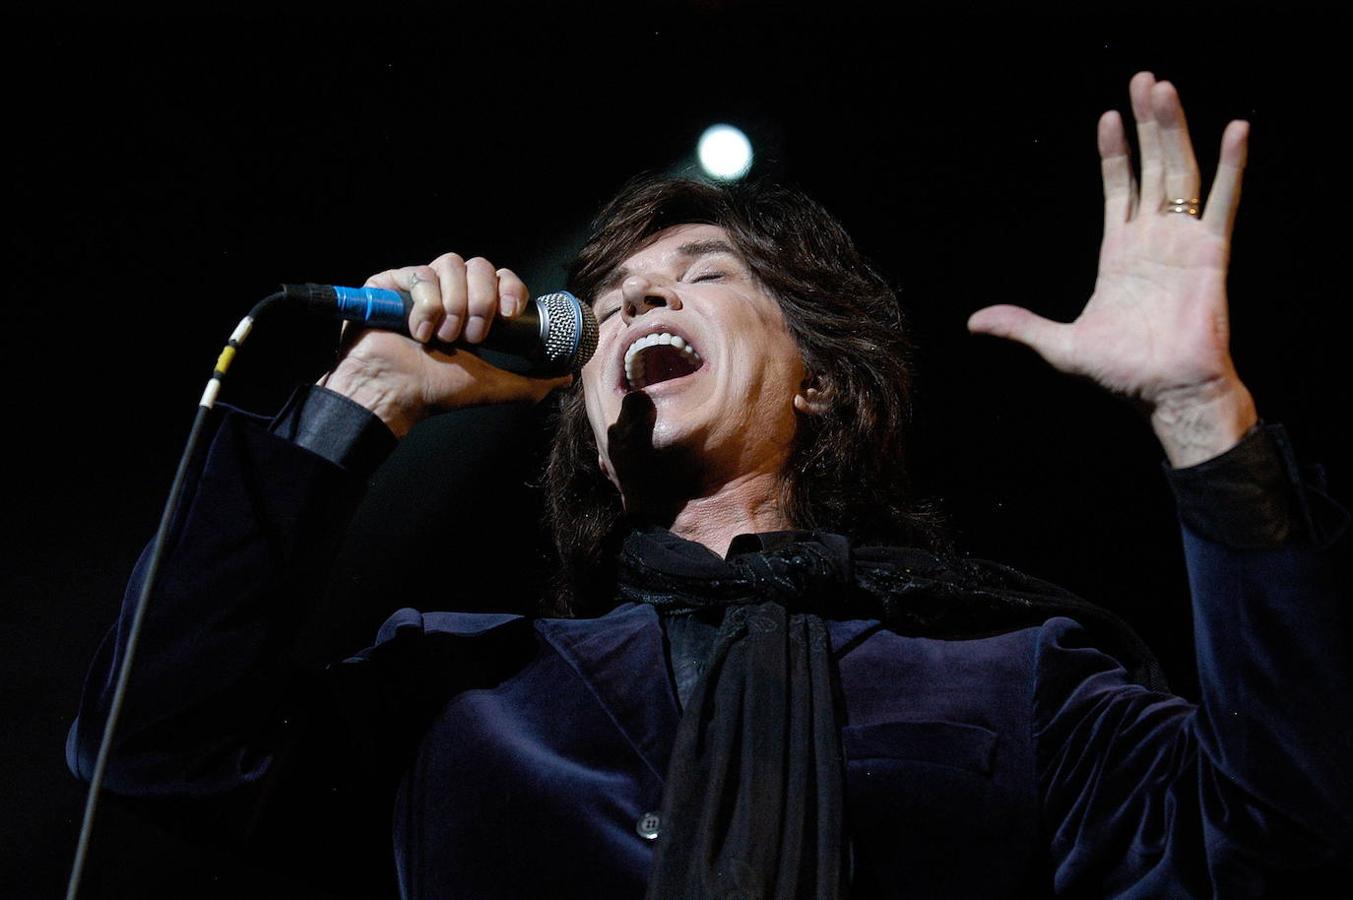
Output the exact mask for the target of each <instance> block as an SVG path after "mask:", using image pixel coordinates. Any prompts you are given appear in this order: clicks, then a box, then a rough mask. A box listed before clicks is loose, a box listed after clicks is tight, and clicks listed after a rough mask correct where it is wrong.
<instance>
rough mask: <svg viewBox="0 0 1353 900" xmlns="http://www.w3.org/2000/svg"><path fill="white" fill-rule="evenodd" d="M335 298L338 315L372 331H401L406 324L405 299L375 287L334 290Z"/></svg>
mask: <svg viewBox="0 0 1353 900" xmlns="http://www.w3.org/2000/svg"><path fill="white" fill-rule="evenodd" d="M334 294H336V295H337V297H338V314H339V315H340V316H342V317H343V318H345V319H351V320H354V321H357V322H365V323H366V324H368V325H370V326H371V327H373V328H383V329H386V330H389V331H403V330H405V329H406V328H407V327H408V326H407V324H406V323H407V321H408V306H407V305H406V301H405V295H404V294H401V293H399V292H398V291H387V290H385V289H384V288H374V287H360V288H351V287H339V286H337V285H335V286H334Z"/></svg>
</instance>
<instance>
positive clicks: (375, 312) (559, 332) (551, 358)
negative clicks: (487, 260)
mask: <svg viewBox="0 0 1353 900" xmlns="http://www.w3.org/2000/svg"><path fill="white" fill-rule="evenodd" d="M282 294H283V296H285V297H288V298H290V299H293V300H299V301H301V303H302V304H304V306H305V307H306V309H307V310H309V311H310V312H314V313H317V314H319V315H324V316H329V317H331V318H335V319H345V320H347V321H349V322H358V323H360V324H361V325H363V326H365V327H367V328H379V329H380V330H382V331H394V332H397V333H399V334H402V335H404V336H405V337H409V336H410V335H409V312H410V311H411V310H412V309H413V298H412V297H410V296H409V295H408V294H407V293H405V292H404V291H389V290H385V289H384V288H374V287H360V288H352V287H340V286H338V285H332V284H284V285H282ZM430 343H433V344H436V343H437V342H436V341H435V340H434V341H432V342H430ZM453 346H455V347H456V348H457V349H462V350H470V351H471V352H473V351H474V350H476V349H479V348H483V349H485V350H494V351H497V352H499V353H506V354H508V355H509V356H515V357H517V358H518V359H521V360H523V361H525V362H526V363H527V365H528V367H529V368H528V371H527V374H529V375H539V376H550V375H564V374H567V373H569V372H576V371H578V370H579V369H581V368H582V367H583V365H584V364H585V363H586V362H587V361H588V360H589V359H591V358H592V354H593V353H595V352H596V349H597V317H596V316H594V315H593V314H592V310H590V309H588V308H587V307H586V306H584V305H583V303H582V302H581V301H579V300H578V298H577V297H575V296H573V295H572V294H570V293H569V292H568V291H555V292H554V293H553V294H543V295H542V296H539V297H536V298H535V299H534V300H532V301H531V302H530V303H528V304H526V308H525V309H523V310H522V311H521V314H520V315H518V316H517V317H516V318H514V319H504V318H501V317H498V318H495V319H494V321H493V327H492V328H490V329H489V333H488V336H487V337H485V338H484V340H482V341H480V342H479V343H478V344H467V343H465V342H463V341H456V342H455V343H454V345H453Z"/></svg>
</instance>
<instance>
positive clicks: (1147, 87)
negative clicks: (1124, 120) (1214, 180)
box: [1128, 72, 1165, 210]
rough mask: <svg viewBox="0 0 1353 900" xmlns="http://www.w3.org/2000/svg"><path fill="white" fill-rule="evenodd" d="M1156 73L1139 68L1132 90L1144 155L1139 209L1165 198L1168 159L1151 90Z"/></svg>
mask: <svg viewBox="0 0 1353 900" xmlns="http://www.w3.org/2000/svg"><path fill="white" fill-rule="evenodd" d="M1155 84H1156V77H1155V76H1154V75H1152V74H1151V73H1150V72H1138V73H1137V74H1136V75H1134V76H1133V77H1132V82H1131V84H1129V86H1128V93H1129V94H1130V95H1131V97H1132V118H1133V119H1135V120H1136V122H1137V146H1138V152H1139V155H1140V157H1141V169H1142V172H1141V196H1140V198H1139V199H1138V201H1137V208H1138V209H1146V210H1154V209H1157V208H1158V207H1159V206H1160V205H1161V203H1162V201H1163V200H1164V199H1165V159H1164V153H1163V151H1162V150H1161V146H1160V126H1159V125H1157V124H1156V113H1155V110H1154V109H1152V106H1151V90H1152V88H1153V87H1154V86H1155Z"/></svg>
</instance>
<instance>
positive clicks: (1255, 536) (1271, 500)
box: [1165, 422, 1309, 550]
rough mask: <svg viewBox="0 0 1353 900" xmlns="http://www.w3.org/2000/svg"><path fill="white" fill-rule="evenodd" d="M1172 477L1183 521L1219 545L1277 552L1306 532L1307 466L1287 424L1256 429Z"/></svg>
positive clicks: (1168, 471)
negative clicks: (1304, 471)
mask: <svg viewBox="0 0 1353 900" xmlns="http://www.w3.org/2000/svg"><path fill="white" fill-rule="evenodd" d="M1165 474H1166V478H1167V479H1168V480H1169V482H1170V487H1171V489H1173V491H1174V495H1175V500H1176V501H1177V502H1178V504H1179V518H1180V520H1181V521H1182V522H1183V523H1184V525H1185V526H1187V527H1188V528H1189V529H1190V530H1192V531H1193V532H1195V533H1196V534H1198V535H1200V536H1201V537H1204V538H1206V539H1208V540H1210V541H1212V542H1214V543H1218V544H1223V545H1226V546H1228V547H1235V548H1237V549H1245V550H1251V549H1264V548H1269V547H1277V546H1279V545H1280V544H1283V543H1285V542H1286V541H1288V540H1289V539H1291V538H1292V537H1293V536H1294V535H1295V534H1297V533H1298V532H1301V531H1305V530H1309V529H1305V528H1302V527H1301V526H1302V525H1303V524H1305V523H1304V522H1303V521H1302V520H1303V519H1306V518H1308V516H1307V515H1305V510H1304V508H1303V505H1302V503H1301V467H1300V466H1299V465H1298V464H1297V462H1296V458H1295V456H1294V455H1293V453H1292V445H1291V442H1290V441H1289V440H1288V438H1287V432H1286V430H1285V429H1284V428H1283V427H1282V426H1281V425H1266V424H1264V423H1263V422H1260V423H1259V424H1257V425H1255V426H1254V427H1253V428H1251V429H1250V430H1249V431H1248V432H1246V434H1245V436H1244V437H1243V438H1241V440H1240V443H1238V444H1236V445H1235V446H1234V447H1232V448H1231V449H1230V450H1227V451H1226V452H1225V453H1223V454H1221V455H1220V456H1217V457H1214V458H1212V459H1209V460H1207V461H1205V462H1201V463H1199V464H1198V465H1196V466H1187V467H1185V468H1182V469H1173V468H1171V467H1170V466H1169V464H1168V463H1166V464H1165Z"/></svg>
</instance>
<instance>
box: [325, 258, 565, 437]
mask: <svg viewBox="0 0 1353 900" xmlns="http://www.w3.org/2000/svg"><path fill="white" fill-rule="evenodd" d="M366 283H367V285H368V286H369V287H379V288H386V289H389V290H402V291H408V292H409V294H410V296H412V297H413V300H414V309H413V312H412V313H410V315H409V333H410V334H412V335H414V336H415V339H412V340H411V339H409V338H406V337H402V336H401V335H398V334H394V333H393V332H389V331H374V330H372V331H364V332H362V333H361V334H360V335H357V336H356V337H355V339H353V340H351V341H349V342H348V345H347V350H346V352H345V354H344V356H343V358H342V359H341V360H340V361H339V363H338V365H337V366H336V367H335V368H334V370H333V371H332V372H330V373H329V374H328V375H326V376H325V377H324V378H323V379H322V380H321V382H320V383H321V384H322V385H324V386H325V387H327V388H329V389H330V390H334V391H338V392H339V393H341V394H344V395H346V396H348V397H350V398H352V399H353V400H355V401H357V402H358V403H361V404H362V405H364V406H366V407H367V409H370V410H371V411H372V412H374V413H375V414H376V415H378V416H380V417H381V419H382V420H383V421H384V422H385V424H387V425H389V426H390V429H391V430H392V431H394V433H395V434H396V435H397V436H400V437H403V435H404V434H405V433H406V432H407V431H408V430H409V429H410V428H412V427H413V426H414V425H415V424H416V423H417V422H418V421H419V420H421V419H423V418H424V417H426V416H427V415H428V414H430V413H434V412H440V411H443V410H448V409H455V408H458V407H463V406H475V405H479V404H486V403H505V402H512V401H528V402H536V401H539V400H541V399H542V398H543V397H544V396H545V395H546V394H548V393H549V392H550V391H551V390H553V389H554V388H556V387H562V386H563V385H566V384H568V383H569V382H570V381H571V379H572V376H571V375H565V376H562V377H559V378H528V377H526V376H524V375H518V374H516V373H513V372H507V371H504V370H503V369H499V368H497V367H495V366H492V365H489V364H488V363H487V362H485V361H484V360H482V359H480V358H479V357H478V356H475V355H474V354H473V353H468V352H464V351H460V350H453V349H449V348H446V347H441V348H433V347H428V346H424V345H425V344H426V343H427V342H428V341H429V340H431V339H432V338H433V337H434V336H435V337H436V338H437V339H438V340H440V341H443V342H446V343H450V342H451V341H455V340H456V339H457V338H463V339H464V340H465V341H466V342H469V343H471V344H477V343H479V342H480V341H482V340H483V339H484V337H485V336H486V335H487V334H488V333H489V329H490V328H491V327H492V323H493V319H494V317H495V316H502V317H503V318H512V317H514V316H517V315H520V314H521V312H522V310H523V309H525V308H526V304H527V302H528V301H529V299H530V294H529V293H528V292H527V290H526V285H525V284H523V283H522V281H521V279H520V278H518V277H517V276H516V275H515V274H513V272H512V271H511V270H510V269H495V268H494V267H493V264H492V263H490V262H489V261H488V260H486V259H483V258H482V257H475V258H473V259H470V260H468V261H467V260H464V259H462V258H461V257H460V256H458V255H457V254H455V253H444V254H442V255H441V256H439V257H437V258H436V259H435V260H433V261H432V262H431V263H430V264H429V265H426V266H406V267H404V268H401V269H390V270H388V271H385V272H381V273H380V274H378V275H373V276H372V277H371V278H368V279H367V281H366Z"/></svg>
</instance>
